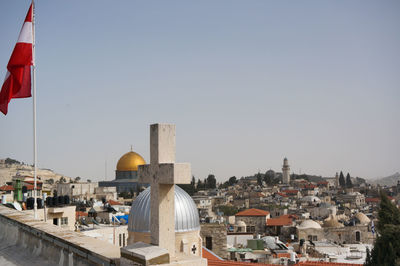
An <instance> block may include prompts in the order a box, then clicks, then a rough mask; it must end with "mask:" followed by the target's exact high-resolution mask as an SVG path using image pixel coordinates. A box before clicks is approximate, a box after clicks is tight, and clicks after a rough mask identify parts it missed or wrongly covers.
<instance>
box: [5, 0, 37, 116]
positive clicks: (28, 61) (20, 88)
mask: <svg viewBox="0 0 400 266" xmlns="http://www.w3.org/2000/svg"><path fill="white" fill-rule="evenodd" d="M32 8H33V4H31V6H30V7H29V10H28V14H27V15H26V18H25V22H24V25H23V26H22V29H21V32H20V33H19V37H18V41H17V44H16V45H15V47H14V51H13V52H12V54H11V58H10V61H9V62H8V64H7V74H6V78H5V80H4V83H3V86H2V87H1V92H0V111H1V112H2V113H3V114H5V115H6V114H7V111H8V103H9V102H10V100H11V99H12V98H28V97H31V96H32V94H31V66H32V65H33V64H34V62H33V52H32V45H33V23H32V19H33V16H32Z"/></svg>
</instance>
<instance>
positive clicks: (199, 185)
mask: <svg viewBox="0 0 400 266" xmlns="http://www.w3.org/2000/svg"><path fill="white" fill-rule="evenodd" d="M196 188H197V190H202V189H204V185H203V182H201V180H200V178H199V180H198V181H197V187H196Z"/></svg>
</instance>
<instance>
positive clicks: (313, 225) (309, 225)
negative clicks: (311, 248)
mask: <svg viewBox="0 0 400 266" xmlns="http://www.w3.org/2000/svg"><path fill="white" fill-rule="evenodd" d="M297 237H298V239H299V240H301V239H304V240H311V241H318V240H322V239H325V236H324V230H323V229H322V227H321V225H320V224H319V223H317V222H315V221H313V220H304V221H303V222H302V223H301V224H300V225H298V226H297Z"/></svg>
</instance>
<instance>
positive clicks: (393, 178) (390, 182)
mask: <svg viewBox="0 0 400 266" xmlns="http://www.w3.org/2000/svg"><path fill="white" fill-rule="evenodd" d="M399 180H400V173H399V172H397V173H395V174H393V175H390V176H387V177H381V178H377V179H374V180H370V182H371V183H372V184H380V185H382V186H394V185H397V181H399Z"/></svg>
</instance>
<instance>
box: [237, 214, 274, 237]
mask: <svg viewBox="0 0 400 266" xmlns="http://www.w3.org/2000/svg"><path fill="white" fill-rule="evenodd" d="M235 220H236V223H237V222H238V221H243V222H245V224H246V226H254V227H255V232H251V231H248V232H247V233H257V234H264V233H265V228H266V221H267V217H266V216H236V218H235Z"/></svg>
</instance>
